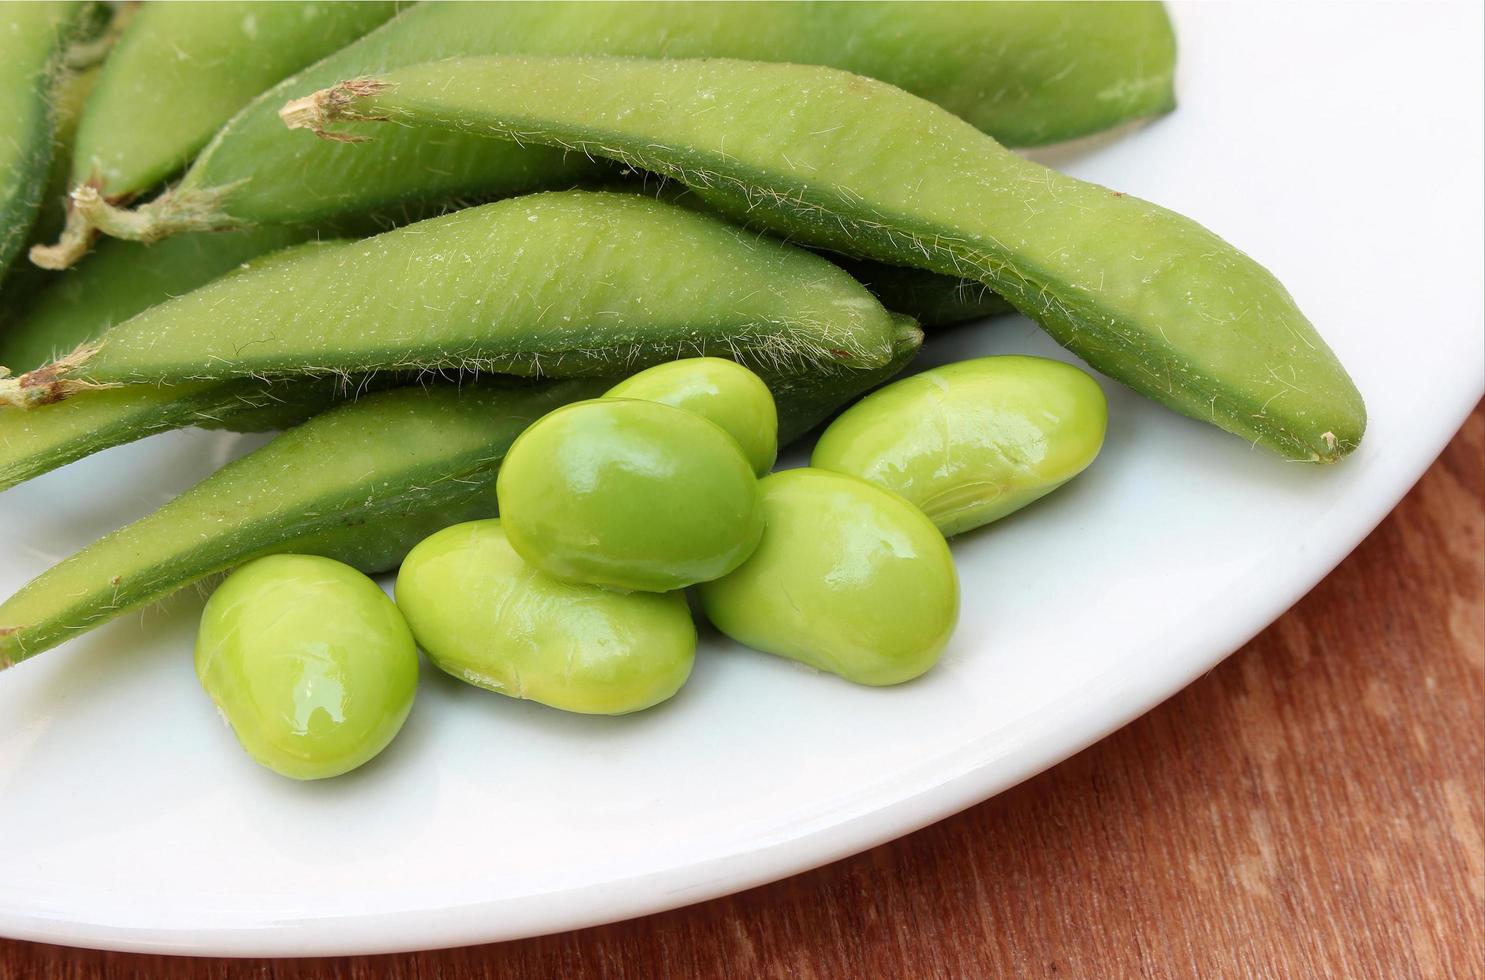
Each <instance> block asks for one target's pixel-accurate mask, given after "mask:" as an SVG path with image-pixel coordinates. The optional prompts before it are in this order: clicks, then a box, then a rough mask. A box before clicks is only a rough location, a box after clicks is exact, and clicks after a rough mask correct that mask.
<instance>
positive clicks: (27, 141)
mask: <svg viewBox="0 0 1485 980" xmlns="http://www.w3.org/2000/svg"><path fill="white" fill-rule="evenodd" d="M100 11H101V8H100V7H99V6H98V5H95V4H92V3H7V4H0V275H3V274H4V273H5V270H6V269H7V268H9V266H10V263H11V260H12V259H14V258H15V256H16V254H17V253H18V252H19V251H20V249H21V246H22V245H23V244H24V243H25V241H26V236H27V235H28V234H29V233H30V231H31V224H32V222H34V221H35V220H36V212H37V209H38V208H39V207H40V206H41V198H42V193H43V191H44V190H45V188H46V180H47V174H48V172H49V171H50V168H51V162H52V154H53V152H54V151H55V148H56V126H57V111H56V108H55V105H54V93H55V92H56V89H57V86H58V84H59V82H60V81H61V79H62V78H63V77H64V75H65V73H66V67H65V61H66V56H67V49H68V47H69V45H71V44H72V43H73V42H74V41H76V40H78V39H79V38H81V37H84V36H85V35H86V34H87V33H88V32H89V31H91V30H93V29H95V28H96V27H97V26H98V24H99V23H100V17H101V14H100Z"/></svg>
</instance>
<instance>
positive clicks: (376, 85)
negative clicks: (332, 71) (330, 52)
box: [278, 78, 392, 143]
mask: <svg viewBox="0 0 1485 980" xmlns="http://www.w3.org/2000/svg"><path fill="white" fill-rule="evenodd" d="M391 87H392V85H391V84H390V83H389V82H383V81H379V80H377V79H375V78H351V79H347V80H346V81H344V82H337V83H336V84H334V85H332V86H330V87H329V88H325V89H320V90H319V91H318V92H315V93H313V94H311V95H306V96H304V97H303V98H302V99H294V100H292V101H290V102H287V103H285V105H284V107H283V108H282V109H280V110H279V111H278V117H279V118H280V119H282V120H283V121H284V125H285V126H287V127H289V128H290V129H308V130H310V131H311V132H313V133H314V134H315V135H316V136H318V137H320V138H321V139H327V140H332V141H334V142H336V143H365V142H366V141H367V139H368V137H365V136H357V135H355V134H354V133H336V132H331V131H329V130H327V129H326V128H325V126H326V124H328V123H332V122H386V121H387V118H388V117H386V116H380V115H370V114H367V113H364V112H361V111H360V110H359V109H357V108H356V105H357V103H358V102H359V100H361V99H366V98H370V97H372V96H374V95H379V94H380V93H382V92H385V91H386V90H387V89H389V88H391Z"/></svg>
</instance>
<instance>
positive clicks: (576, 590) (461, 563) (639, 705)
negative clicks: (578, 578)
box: [396, 520, 696, 715]
mask: <svg viewBox="0 0 1485 980" xmlns="http://www.w3.org/2000/svg"><path fill="white" fill-rule="evenodd" d="M396 595H397V605H398V607H399V608H400V609H401V610H402V613H403V615H404V616H406V617H407V622H408V625H409V626H411V627H412V631H413V635H414V636H415V637H416V638H417V641H418V646H420V647H422V648H423V651H424V652H425V653H427V654H428V659H430V660H432V661H433V663H434V664H435V665H437V666H438V668H439V669H440V670H442V671H444V672H445V673H448V674H452V675H453V676H455V677H457V678H459V679H460V680H463V681H466V682H468V683H470V684H473V685H475V686H476V687H482V688H485V689H486V690H490V691H495V692H497V693H500V694H504V695H507V696H509V697H513V698H525V699H528V700H531V701H538V702H540V703H542V704H545V705H550V706H551V707H553V708H561V709H562V710H563V711H576V712H581V713H584V714H601V715H619V714H627V713H629V712H632V711H641V710H643V709H645V708H649V707H652V706H653V705H656V704H659V703H660V702H661V701H664V700H666V699H667V698H669V697H671V696H672V695H674V694H675V693H676V692H677V691H679V690H680V688H681V685H682V684H684V683H685V682H686V678H687V677H688V676H690V673H691V665H692V663H693V661H694V660H695V658H696V626H695V625H694V624H693V623H692V622H691V611H690V609H689V608H687V606H686V598H685V595H684V594H683V593H680V592H667V593H653V592H634V593H628V594H625V593H620V592H614V591H612V590H609V589H601V588H597V587H596V586H591V585H575V584H573V583H571V582H563V581H560V580H558V579H554V578H552V577H550V576H547V575H543V574H542V573H541V572H539V571H537V570H536V569H534V568H532V567H531V566H530V565H528V564H526V562H525V561H523V560H522V559H521V556H520V555H518V554H516V552H515V549H514V548H512V547H511V546H510V542H509V541H508V540H507V539H506V536H505V530H504V529H503V528H502V527H501V522H500V521H499V520H484V521H470V522H468V523H465V524H459V525H456V526H454V527H449V528H445V529H444V530H442V531H439V532H438V533H437V534H434V535H432V536H431V537H429V538H428V539H426V540H425V541H422V542H420V543H419V544H418V546H417V547H415V548H413V550H412V551H411V552H409V553H408V556H407V560H406V561H404V562H403V563H402V569H401V570H400V571H399V572H398V573H397V590H396Z"/></svg>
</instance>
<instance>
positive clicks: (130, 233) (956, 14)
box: [77, 3, 1175, 241]
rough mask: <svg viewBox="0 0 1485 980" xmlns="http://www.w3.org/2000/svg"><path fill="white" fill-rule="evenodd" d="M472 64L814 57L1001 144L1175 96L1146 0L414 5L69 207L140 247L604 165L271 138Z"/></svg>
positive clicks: (502, 186)
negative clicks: (426, 65)
mask: <svg viewBox="0 0 1485 980" xmlns="http://www.w3.org/2000/svg"><path fill="white" fill-rule="evenodd" d="M471 54H556V55H581V54H612V55H625V56H638V57H666V58H687V57H690V58H695V57H734V58H756V59H761V60H772V61H790V62H801V63H820V64H828V65H834V66H836V67H839V68H843V69H847V70H849V71H854V72H858V73H860V74H863V75H867V76H872V77H876V78H881V79H884V80H886V81H888V82H891V83H893V84H896V85H899V86H901V87H903V88H905V89H907V90H909V91H912V92H915V93H917V94H918V95H920V96H922V97H923V98H925V99H929V100H931V101H934V102H937V103H939V104H941V105H943V106H944V107H945V108H946V109H948V110H949V111H951V112H955V113H958V114H959V115H961V116H963V117H964V118H966V119H968V120H970V122H971V123H972V124H973V125H976V126H979V127H981V128H983V129H984V130H986V131H987V132H990V133H992V134H995V135H996V136H998V137H999V138H1000V139H1003V140H1005V141H1006V142H1008V143H1011V144H1018V143H1044V142H1052V141H1055V140H1059V139H1067V138H1069V137H1072V136H1079V135H1083V134H1086V133H1089V132H1093V131H1095V130H1099V129H1103V128H1106V127H1108V126H1112V125H1116V124H1118V123H1120V122H1124V121H1127V120H1129V119H1133V118H1137V117H1140V116H1146V115H1151V114H1154V113H1158V112H1164V111H1166V110H1168V109H1170V108H1171V107H1172V105H1173V104H1174V96H1173V94H1172V78H1173V70H1174V62H1175V39H1174V36H1173V35H1172V32H1171V27H1170V22H1169V20H1168V19H1167V17H1166V15H1165V11H1164V9H1163V8H1162V7H1161V5H1160V4H1158V3H746V4H742V3H539V4H538V3H511V4H506V3H488V4H484V3H454V4H443V3H425V4H420V5H418V6H416V7H414V8H412V9H410V10H407V11H405V12H403V13H402V14H400V15H399V16H398V17H396V18H394V19H393V20H392V21H390V22H388V23H387V24H385V25H383V26H382V27H381V28H380V29H379V30H376V31H373V32H372V33H370V34H368V35H367V36H366V37H364V38H362V39H361V40H360V41H358V42H356V43H355V44H352V45H350V46H348V47H347V48H345V49H344V50H342V51H340V52H338V53H336V54H334V55H331V56H330V57H328V58H326V59H325V60H323V61H321V62H320V63H319V64H317V65H315V66H313V67H312V68H309V69H307V70H306V71H304V72H302V73H301V74H300V75H298V76H296V77H294V78H291V79H287V80H285V81H284V82H282V83H280V84H279V85H277V86H275V87H274V88H273V89H271V90H269V91H268V92H266V93H264V94H263V95H262V96H261V97H259V98H258V99H257V100H256V101H255V102H254V103H253V104H252V105H250V106H249V107H248V108H246V109H244V110H243V111H242V112H241V113H240V114H238V115H237V116H236V117H235V118H234V119H233V120H232V121H231V122H230V123H228V124H227V125H226V126H225V127H223V129H222V130H221V131H220V132H219V133H218V134H217V136H216V137H215V138H214V139H213V140H212V142H211V144H210V145H209V146H208V147H207V148H206V149H205V150H204V151H203V152H202V154H201V156H200V157H199V158H198V159H197V160H196V162H195V163H194V164H193V165H192V167H191V169H190V170H189V171H188V172H187V173H186V175H185V177H184V178H183V179H182V181H181V182H180V184H179V186H178V187H176V188H174V189H172V190H171V191H170V192H169V193H167V194H165V195H163V196H161V197H160V198H158V199H157V200H155V201H153V202H151V203H150V204H148V205H145V206H144V207H143V208H140V209H139V210H138V211H135V212H122V211H119V210H117V209H115V208H112V207H110V206H109V204H108V202H107V201H105V200H104V199H103V198H102V197H101V196H100V195H98V194H96V193H95V194H91V196H87V195H84V196H80V197H79V198H78V201H77V204H78V208H79V210H80V212H84V213H85V214H86V217H87V218H88V219H89V220H90V221H92V222H95V223H96V224H97V226H98V227H100V228H101V229H102V230H103V231H104V233H105V234H109V235H117V236H120V237H127V238H140V239H143V240H146V241H152V240H156V239H159V238H161V237H164V236H166V235H171V234H176V233H179V232H182V231H199V230H203V229H208V228H221V227H229V226H233V225H236V224H241V223H244V222H264V223H268V222H287V223H296V222H308V221H316V220H319V219H320V218H322V217H324V216H327V215H332V214H341V213H347V212H359V211H366V210H372V209H376V208H381V207H386V206H388V205H400V204H407V203H417V202H437V201H441V200H446V199H448V198H451V197H457V196H460V195H465V194H471V193H479V194H483V195H491V194H518V193H525V192H528V191H532V190H539V189H553V188H559V187H564V186H571V184H572V183H573V182H574V181H578V180H583V179H587V178H590V177H592V176H594V175H595V174H597V173H600V172H601V170H600V168H598V167H596V166H595V165H594V164H593V162H592V161H590V160H589V159H587V158H586V157H584V156H583V155H582V154H563V153H560V152H556V151H552V150H548V149H542V148H530V147H528V148H525V149H522V148H518V147H513V146H510V145H508V144H501V143H491V142H488V141H483V140H480V139H479V138H477V137H465V136H457V135H455V136H446V137H443V138H441V139H438V140H427V139H422V138H420V137H419V136H418V134H416V133H407V134H401V133H396V132H391V133H383V134H381V136H380V138H379V140H378V142H377V143H376V144H375V145H374V146H371V147H366V148H363V149H362V150H361V152H353V151H352V149H351V148H348V147H346V146H341V145H329V144H321V145H312V144H308V143H299V144H296V143H286V142H284V141H283V140H282V138H281V134H280V133H279V132H278V131H277V127H278V120H277V119H276V117H275V113H276V112H277V111H278V108H279V107H280V106H281V105H282V104H283V103H284V102H285V101H286V100H288V99H292V98H297V97H301V96H305V95H308V94H309V93H311V92H313V91H314V90H315V89H318V88H321V87H323V86H326V85H330V84H331V83H333V82H336V81H339V80H341V79H344V78H352V77H355V76H358V75H364V74H367V73H370V72H385V71H389V70H391V69H394V68H399V67H402V66H404V65H410V64H416V63H419V62H425V61H436V60H440V59H444V58H451V57H456V56H460V55H471ZM83 190H84V191H86V190H87V188H84V189H83Z"/></svg>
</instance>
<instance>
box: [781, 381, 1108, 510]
mask: <svg viewBox="0 0 1485 980" xmlns="http://www.w3.org/2000/svg"><path fill="white" fill-rule="evenodd" d="M1107 425H1108V404H1107V402H1106V400H1105V399H1104V396H1103V389H1101V388H1099V387H1098V382H1096V381H1094V380H1093V379H1092V378H1090V377H1089V376H1088V375H1087V374H1086V373H1084V372H1083V371H1080V370H1079V369H1077V368H1075V367H1073V366H1072V365H1071V364H1063V363H1062V362H1061V361H1053V360H1048V359H1047V358H1044V357H980V358H975V359H974V360H970V361H960V362H958V363H956V364H947V365H944V366H943V367H938V368H933V369H932V370H929V371H924V372H923V373H922V374H915V375H913V376H912V377H911V378H904V379H903V380H901V381H895V382H893V383H892V384H890V385H888V386H887V387H885V388H882V389H881V390H880V391H875V392H873V393H872V394H870V395H867V396H866V397H865V398H863V399H861V400H860V401H859V402H857V403H856V404H854V405H852V406H851V407H850V408H848V409H846V410H845V411H844V412H842V413H841V415H840V417H839V418H837V419H836V420H835V421H834V422H832V423H830V427H829V428H827V429H826V430H825V432H824V434H823V435H821V436H820V440H819V442H817V443H815V450H814V454H813V455H812V456H811V457H810V465H811V466H814V467H816V468H817V469H825V470H832V471H834V472H836V473H847V474H850V475H851V476H856V477H860V478H861V479H863V480H866V481H868V482H870V483H875V484H876V485H877V486H879V487H883V488H885V489H887V490H891V491H892V492H893V493H896V494H897V495H898V496H900V497H902V498H903V499H904V500H906V501H908V503H911V504H913V505H914V506H915V507H917V508H918V509H919V510H921V511H922V512H923V513H924V514H926V515H928V519H929V520H931V521H933V523H934V525H935V526H937V527H938V529H939V530H940V531H942V532H943V533H944V534H945V535H953V534H960V533H962V532H964V531H968V530H970V529H971V528H976V527H979V526H980V525H982V524H989V523H990V522H991V521H998V520H1000V519H1001V518H1002V517H1004V516H1006V515H1007V514H1010V513H1012V512H1014V511H1017V510H1020V509H1021V508H1022V507H1025V506H1026V505H1027V504H1029V503H1032V502H1033V501H1036V500H1039V499H1041V498H1042V497H1044V496H1046V495H1047V494H1049V493H1051V492H1052V491H1053V490H1055V489H1057V488H1058V487H1060V486H1062V485H1063V484H1064V483H1066V482H1067V481H1068V480H1071V479H1072V478H1073V477H1075V476H1077V475H1078V474H1079V473H1081V472H1082V471H1083V470H1084V469H1086V468H1087V467H1088V465H1089V464H1090V463H1092V462H1093V460H1094V457H1096V456H1097V455H1098V451H1099V449H1100V448H1101V447H1102V446H1103V436H1104V430H1105V428H1106V427H1107Z"/></svg>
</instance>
